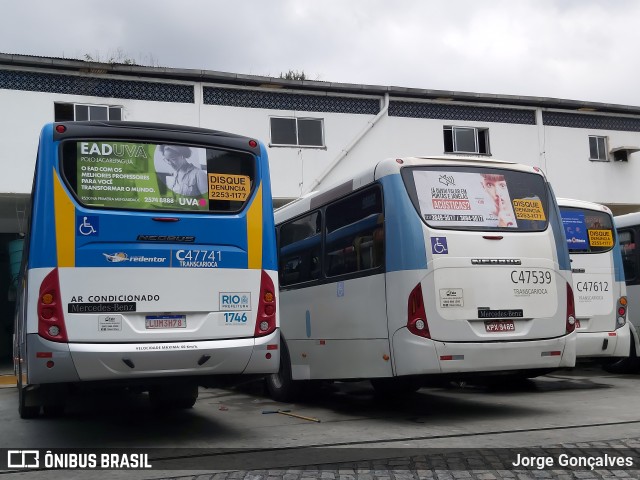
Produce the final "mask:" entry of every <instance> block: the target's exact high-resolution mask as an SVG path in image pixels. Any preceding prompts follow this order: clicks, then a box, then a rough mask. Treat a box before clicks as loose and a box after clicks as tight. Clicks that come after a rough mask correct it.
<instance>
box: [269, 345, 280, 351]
mask: <svg viewBox="0 0 640 480" xmlns="http://www.w3.org/2000/svg"><path fill="white" fill-rule="evenodd" d="M277 349H278V345H277V344H273V345H267V350H277Z"/></svg>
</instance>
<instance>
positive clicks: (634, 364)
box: [602, 336, 640, 373]
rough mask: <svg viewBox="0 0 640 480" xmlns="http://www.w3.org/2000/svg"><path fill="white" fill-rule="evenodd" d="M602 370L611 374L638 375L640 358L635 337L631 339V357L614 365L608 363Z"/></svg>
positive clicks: (622, 359)
mask: <svg viewBox="0 0 640 480" xmlns="http://www.w3.org/2000/svg"><path fill="white" fill-rule="evenodd" d="M602 369H603V370H604V371H605V372H609V373H637V372H638V371H639V370H640V358H638V355H637V353H636V342H635V341H634V340H633V336H632V337H631V348H630V349H629V356H628V357H624V358H621V359H620V360H617V361H615V362H613V363H606V364H604V365H603V366H602Z"/></svg>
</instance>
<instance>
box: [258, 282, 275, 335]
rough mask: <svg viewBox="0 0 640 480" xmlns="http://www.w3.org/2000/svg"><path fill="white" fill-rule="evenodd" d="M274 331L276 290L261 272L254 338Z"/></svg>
mask: <svg viewBox="0 0 640 480" xmlns="http://www.w3.org/2000/svg"><path fill="white" fill-rule="evenodd" d="M275 329H276V289H275V287H274V286H273V280H271V277H270V276H269V274H268V273H267V272H265V271H264V270H262V277H261V279H260V299H259V301H258V317H257V319H256V329H255V333H254V336H256V337H263V336H265V335H269V334H270V333H273V332H274V331H275Z"/></svg>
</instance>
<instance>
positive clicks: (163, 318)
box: [144, 315, 187, 330]
mask: <svg viewBox="0 0 640 480" xmlns="http://www.w3.org/2000/svg"><path fill="white" fill-rule="evenodd" d="M144 326H145V328H146V329H147V330H153V329H162V328H187V316H186V315H154V316H148V317H145V319H144Z"/></svg>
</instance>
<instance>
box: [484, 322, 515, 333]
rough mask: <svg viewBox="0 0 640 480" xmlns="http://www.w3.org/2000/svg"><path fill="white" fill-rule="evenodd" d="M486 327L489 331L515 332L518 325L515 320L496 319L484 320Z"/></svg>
mask: <svg viewBox="0 0 640 480" xmlns="http://www.w3.org/2000/svg"><path fill="white" fill-rule="evenodd" d="M484 328H485V330H486V331H487V332H491V333H494V332H515V330H516V326H515V324H514V323H513V320H494V321H491V322H484Z"/></svg>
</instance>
